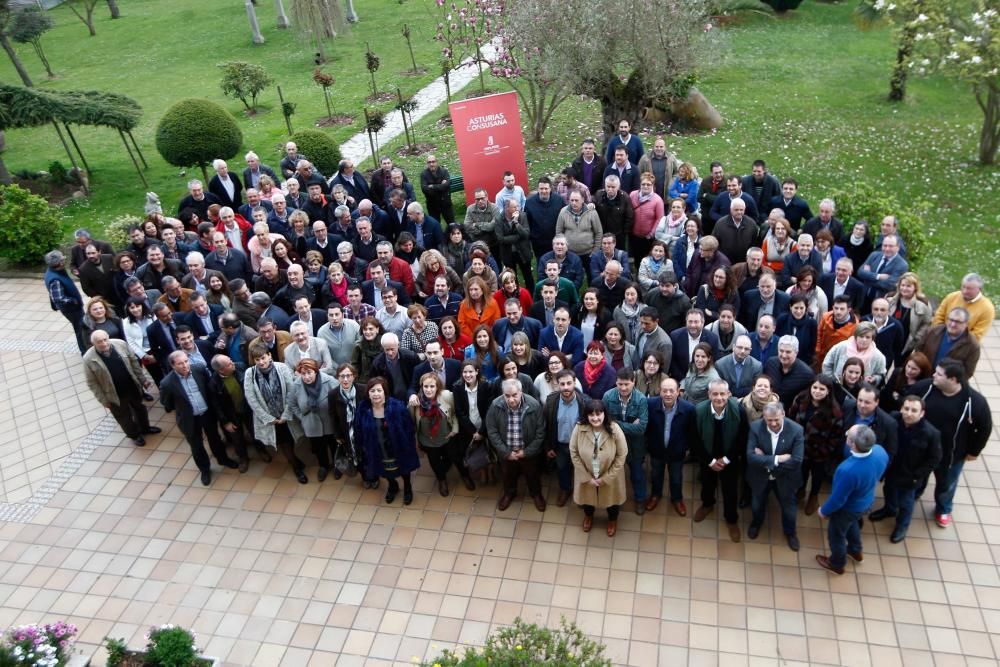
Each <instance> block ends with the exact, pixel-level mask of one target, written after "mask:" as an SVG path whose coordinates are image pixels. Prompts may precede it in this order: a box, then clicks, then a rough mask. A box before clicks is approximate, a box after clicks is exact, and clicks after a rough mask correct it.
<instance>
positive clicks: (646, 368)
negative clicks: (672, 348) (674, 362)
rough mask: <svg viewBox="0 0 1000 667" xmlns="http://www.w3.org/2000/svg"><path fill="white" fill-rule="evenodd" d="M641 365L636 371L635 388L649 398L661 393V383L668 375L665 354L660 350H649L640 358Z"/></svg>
mask: <svg viewBox="0 0 1000 667" xmlns="http://www.w3.org/2000/svg"><path fill="white" fill-rule="evenodd" d="M639 363H640V367H639V368H637V369H636V371H635V390H636V391H637V392H639V393H640V394H643V395H645V396H647V397H649V398H654V397H656V396H659V395H660V383H661V382H663V379H664V378H667V377H669V376H668V375H667V369H666V367H665V366H664V363H665V362H664V360H663V355H662V354H660V352H659V350H647V351H646V353H645V354H644V355H642V359H640V360H639Z"/></svg>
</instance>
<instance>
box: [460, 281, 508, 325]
mask: <svg viewBox="0 0 1000 667" xmlns="http://www.w3.org/2000/svg"><path fill="white" fill-rule="evenodd" d="M491 294H492V292H490V293H488V292H487V285H486V283H485V282H484V281H483V279H482V278H479V277H476V276H474V277H472V278H469V279H468V280H467V281H466V283H465V298H464V299H462V304H461V305H460V306H459V307H458V325H459V327H460V328H461V329H462V333H464V334H465V335H467V336H473V332H475V330H476V329H477V328H478V327H479V326H481V325H486V326H488V327H492V326H493V323H494V322H496V321H497V320H499V319H500V308H498V307H497V302H496V301H494V300H493V298H492V296H491ZM473 340H475V336H473Z"/></svg>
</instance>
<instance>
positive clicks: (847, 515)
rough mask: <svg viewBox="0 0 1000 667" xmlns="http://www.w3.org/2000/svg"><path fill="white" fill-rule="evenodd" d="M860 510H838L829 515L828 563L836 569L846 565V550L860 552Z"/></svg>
mask: <svg viewBox="0 0 1000 667" xmlns="http://www.w3.org/2000/svg"><path fill="white" fill-rule="evenodd" d="M861 515H862V512H848V511H847V510H838V511H836V512H834V513H833V514H831V515H830V521H829V525H828V526H827V531H826V533H827V541H829V542H830V565H832V566H833V567H835V568H837V569H838V570H842V569H844V566H845V565H847V552H848V551H850V552H851V553H860V552H861V549H862V547H861V528H860V527H859V526H858V519H860V518H861Z"/></svg>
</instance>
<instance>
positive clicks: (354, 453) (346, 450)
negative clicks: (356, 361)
mask: <svg viewBox="0 0 1000 667" xmlns="http://www.w3.org/2000/svg"><path fill="white" fill-rule="evenodd" d="M357 375H358V372H357V369H355V368H354V366H352V365H351V364H341V365H340V366H339V367H338V368H337V387H336V388H335V389H334V390H333V391H331V392H330V400H329V405H330V417H331V418H332V419H333V437H334V439H335V440H336V442H337V451H335V452H334V459H333V462H334V465H336V463H337V457H338V455H339V456H343V457H346V458H347V460H348V461H350V463H352V464H353V465H354V467H355V468H356V469H357V471H358V474H359V476H360V477H361V484H362V486H363V487H364V488H366V489H377V488H378V477H374V478H369V476H368V475H366V474H365V457H364V452H363V451H362V450H361V448H360V447H359V445H358V439H357V437H356V436H355V432H354V422H355V415H356V414H357V411H358V401H359V400H360V398H361V397H359V396H358V385H357V384H355V382H354V381H355V379H356V378H357ZM340 475H341V472H340V470H339V469H337V468H336V467H335V468H334V471H333V476H334V478H335V479H340Z"/></svg>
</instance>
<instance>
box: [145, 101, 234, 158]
mask: <svg viewBox="0 0 1000 667" xmlns="http://www.w3.org/2000/svg"><path fill="white" fill-rule="evenodd" d="M242 143H243V132H242V131H241V130H240V127H239V125H237V124H236V119H235V118H233V115H232V114H231V113H229V112H228V111H226V110H225V109H223V108H222V107H221V106H219V105H218V104H216V103H215V102H210V101H209V100H200V99H195V98H188V99H185V100H181V101H180V102H177V103H176V104H174V105H173V106H172V107H170V108H169V109H167V112H166V113H165V114H163V117H162V118H161V119H160V123H159V124H158V125H157V126H156V150H157V151H159V152H160V155H162V156H163V159H164V160H166V161H167V162H168V163H170V164H172V165H174V166H175V167H193V166H198V167H201V169H202V172H204V171H205V166H206V165H208V164H211V162H212V160H215V159H216V158H218V159H222V160H228V159H229V158H231V157H233V156H234V155H236V154H237V153H238V152H239V150H240V145H241V144H242Z"/></svg>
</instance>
